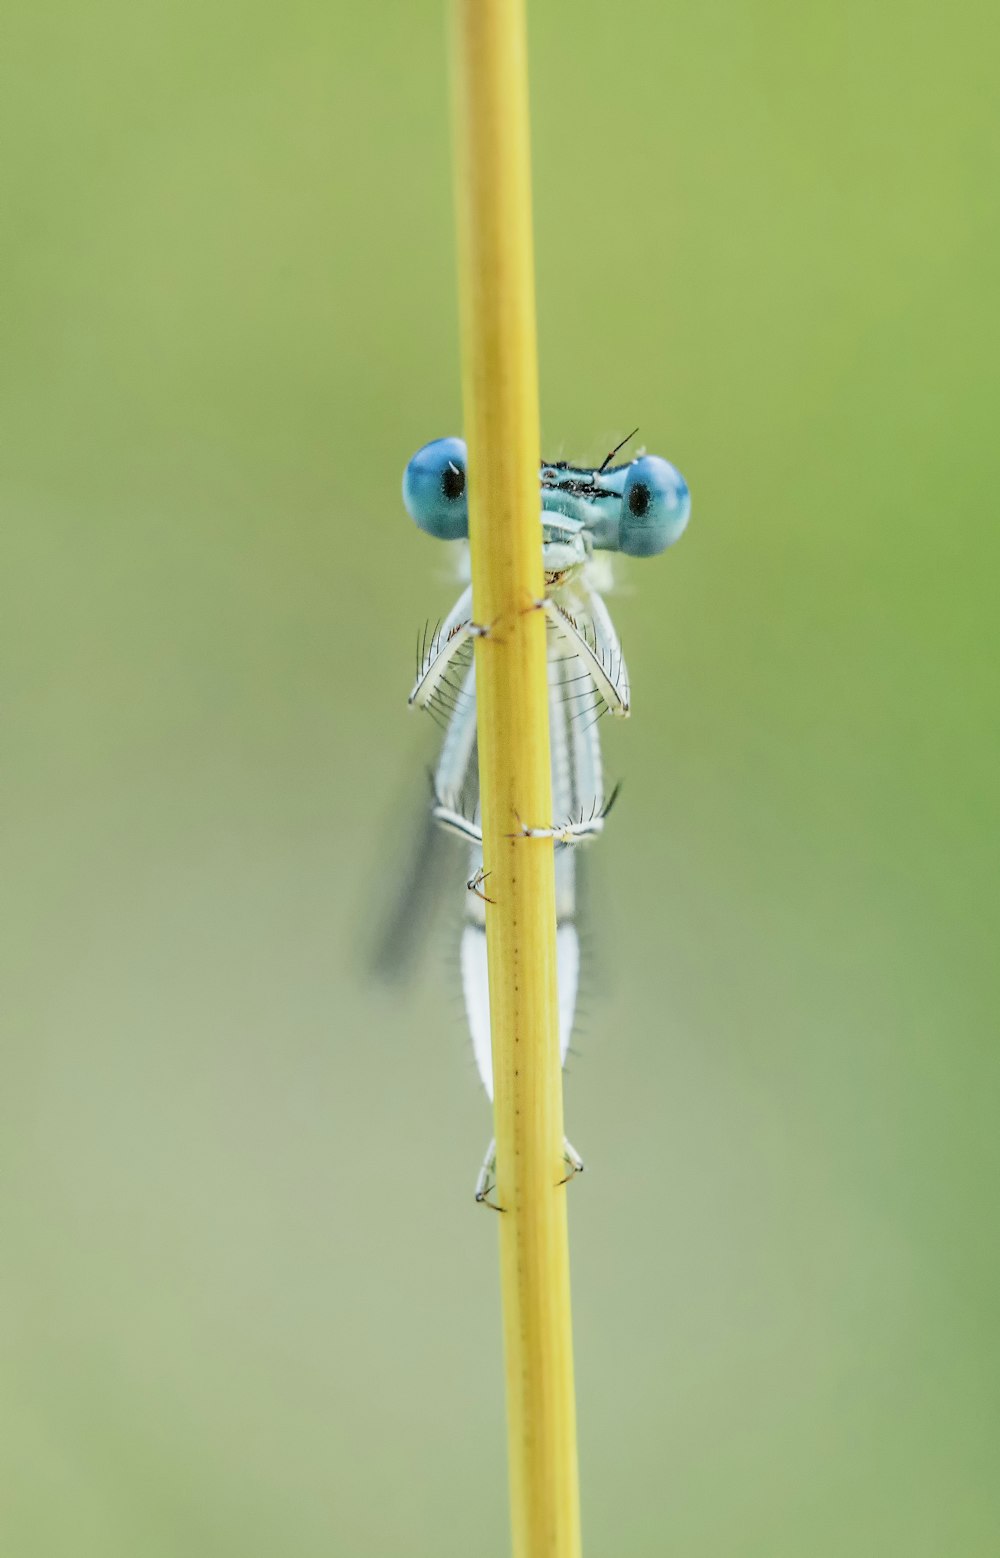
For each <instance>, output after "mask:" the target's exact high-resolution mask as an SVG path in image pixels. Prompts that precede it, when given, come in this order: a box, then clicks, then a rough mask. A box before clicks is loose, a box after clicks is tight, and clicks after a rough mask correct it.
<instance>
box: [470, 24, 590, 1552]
mask: <svg viewBox="0 0 1000 1558" xmlns="http://www.w3.org/2000/svg"><path fill="white" fill-rule="evenodd" d="M453 6H454V67H455V68H454V81H455V93H454V101H455V113H454V125H455V146H456V164H455V167H456V179H455V190H456V208H457V222H458V255H459V297H460V310H461V338H462V383H463V398H464V409H465V436H466V442H467V444H468V451H469V461H468V471H469V540H470V549H471V556H472V586H473V610H474V614H475V617H476V620H477V621H478V622H480V623H483V624H488V625H489V626H490V632H489V635H488V636H486V637H484V638H480V639H478V640H477V643H476V700H477V705H478V730H479V780H480V796H481V810H482V825H483V861H484V866H485V869H486V870H487V871H489V872H490V877H489V882H490V897H491V898H492V899H495V900H496V902H495V904H493V905H490V906H489V907H488V909H487V914H486V928H487V943H488V955H489V982H490V1020H491V1024H492V1035H493V1075H494V1081H495V1130H496V1138H497V1184H496V1192H495V1193H496V1196H497V1198H498V1201H499V1204H500V1205H501V1206H502V1207H503V1208H504V1209H505V1210H504V1213H503V1215H502V1216H501V1217H499V1218H498V1223H499V1230H500V1273H501V1292H502V1300H503V1319H504V1352H505V1365H506V1379H507V1423H508V1453H509V1469H510V1499H511V1527H512V1537H513V1552H514V1555H515V1558H542V1555H545V1558H579V1554H580V1515H579V1484H578V1473H577V1457H576V1412H575V1402H574V1389H573V1346H572V1327H571V1319H570V1287H569V1239H568V1232H567V1224H566V1189H565V1186H562V1187H560V1188H557V1182H558V1181H559V1180H560V1179H562V1177H563V1175H564V1173H565V1167H564V1164H563V1110H562V1073H561V1069H560V1062H559V1038H558V1006H557V989H556V946H555V889H554V878H553V855H552V849H553V846H552V842H551V840H548V839H544V840H543V839H525V838H512V837H511V835H512V834H513V833H515V832H516V830H517V829H518V827H519V825H520V821H521V820H523V821H525V822H528V823H532V824H548V823H550V822H551V821H552V820H553V819H552V818H551V816H550V812H551V808H552V787H551V775H550V768H549V728H548V689H547V674H546V646H545V638H546V634H545V618H544V616H543V614H542V613H541V612H540V611H537V610H532V609H531V607H532V604H533V602H535V601H538V600H540V599H541V597H542V594H543V591H544V578H543V573H542V549H541V530H540V524H539V513H540V500H539V491H538V466H539V433H538V372H537V348H536V341H535V295H534V257H533V249H532V233H531V169H530V155H529V139H528V85H527V44H526V26H525V14H524V5H523V0H453Z"/></svg>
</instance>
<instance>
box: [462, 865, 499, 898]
mask: <svg viewBox="0 0 1000 1558" xmlns="http://www.w3.org/2000/svg"><path fill="white" fill-rule="evenodd" d="M492 875H493V872H492V871H484V870H483V868H482V866H480V867H479V869H478V870H477V871H476V874H475V876H470V878H469V880H468V881H467V882H466V884H465V885H466V887H467V888H468V890H469V892H470V893H475V895H476V897H477V898H481V899H482V900H483V903H493V904H495V903H496V899H495V898H491V897H490V896H489V894H488V893H484V892H483V883H484V882H485V880H486V878H487V877H488V876H492Z"/></svg>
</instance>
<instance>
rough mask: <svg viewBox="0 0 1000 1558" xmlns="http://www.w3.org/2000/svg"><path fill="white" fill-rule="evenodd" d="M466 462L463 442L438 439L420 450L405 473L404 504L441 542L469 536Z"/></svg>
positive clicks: (412, 517) (417, 521)
mask: <svg viewBox="0 0 1000 1558" xmlns="http://www.w3.org/2000/svg"><path fill="white" fill-rule="evenodd" d="M465 458H466V451H465V443H464V441H463V440H462V439H461V438H435V440H434V442H433V443H432V444H425V445H424V447H423V448H422V449H418V450H417V452H416V454H415V455H414V456H413V459H412V460H411V461H410V463H409V465H408V466H407V467H406V470H405V471H404V472H403V502H404V503H405V504H406V508H407V512H408V513H409V515H410V518H411V519H413V520H415V521H416V523H417V524H418V525H419V526H420V529H421V530H426V532H427V534H428V535H429V536H436V537H437V539H438V540H439V541H459V540H461V539H462V537H463V536H467V535H468V534H469V502H468V496H467V494H466V490H465Z"/></svg>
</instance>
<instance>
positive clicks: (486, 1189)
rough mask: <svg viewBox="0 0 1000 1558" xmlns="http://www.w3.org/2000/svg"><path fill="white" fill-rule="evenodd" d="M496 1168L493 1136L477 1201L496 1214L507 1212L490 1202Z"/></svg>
mask: <svg viewBox="0 0 1000 1558" xmlns="http://www.w3.org/2000/svg"><path fill="white" fill-rule="evenodd" d="M581 1167H582V1165H581ZM496 1168H497V1143H496V1137H495V1136H491V1137H490V1144H489V1146H488V1147H487V1149H486V1156H485V1157H484V1158H483V1166H482V1168H481V1169H480V1170H479V1178H478V1179H477V1180H476V1200H477V1202H478V1203H479V1205H480V1206H488V1207H490V1208H491V1210H492V1211H494V1212H505V1211H506V1210H507V1208H506V1207H505V1206H498V1205H497V1203H496V1202H495V1201H491V1200H490V1196H491V1194H492V1192H493V1191H494V1190H495V1189H496V1185H495V1183H494V1181H493V1180H492V1179H491V1178H490V1176H491V1175H495V1174H496Z"/></svg>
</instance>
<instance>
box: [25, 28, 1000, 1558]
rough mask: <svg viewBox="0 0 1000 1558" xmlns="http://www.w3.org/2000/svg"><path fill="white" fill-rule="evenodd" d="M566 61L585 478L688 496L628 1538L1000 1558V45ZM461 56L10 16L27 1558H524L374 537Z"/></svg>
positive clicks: (797, 38) (629, 1077) (645, 628)
mask: <svg viewBox="0 0 1000 1558" xmlns="http://www.w3.org/2000/svg"><path fill="white" fill-rule="evenodd" d="M531 36H532V62H533V64H532V68H533V103H534V139H535V157H536V190H535V193H536V208H537V233H536V236H537V251H538V284H539V313H540V345H541V360H542V403H543V433H544V446H545V449H546V451H547V453H548V454H549V455H550V457H551V456H557V455H563V456H566V457H571V458H575V459H578V460H581V461H585V460H588V459H594V460H599V459H600V458H601V456H602V455H603V454H604V452H605V451H606V450H607V449H608V448H609V447H610V445H611V443H612V442H614V441H615V440H616V439H617V438H618V437H620V436H622V435H623V434H624V433H626V432H627V431H628V429H629V428H631V427H632V426H634V425H635V424H636V423H638V424H639V425H640V429H641V433H640V437H641V439H642V440H643V441H644V442H645V443H646V444H647V445H648V446H649V447H650V448H651V449H653V450H656V451H659V452H662V453H663V454H665V455H667V456H669V457H670V458H671V459H673V460H674V461H675V462H676V463H677V464H678V465H679V466H680V467H681V469H682V470H683V471H684V472H685V474H686V475H687V476H688V478H689V481H690V483H691V486H692V490H693V495H694V517H693V520H692V524H691V528H690V530H689V532H688V534H687V536H686V537H685V539H684V540H683V542H682V543H681V544H680V546H678V547H677V548H676V550H675V551H674V552H672V553H670V554H669V555H668V556H667V557H666V558H664V559H662V560H660V561H658V562H655V563H645V564H643V563H634V564H632V565H631V567H628V568H627V571H626V570H623V571H622V586H623V587H622V590H621V593H620V594H619V595H618V596H617V597H616V599H615V601H614V602H613V609H614V612H615V617H616V620H617V622H618V624H619V627H620V629H621V631H622V634H623V637H624V641H625V644H626V647H627V649H628V651H629V656H630V665H631V671H632V677H633V692H634V718H633V719H632V721H631V722H630V724H629V726H627V727H625V728H623V729H621V730H615V731H613V732H611V733H610V736H609V741H608V766H609V770H610V772H611V773H612V774H613V775H614V776H618V775H621V776H624V778H625V780H626V787H625V791H624V795H623V799H622V802H621V804H620V807H619V809H618V810H617V811H616V813H615V815H614V818H613V826H612V827H611V828H610V830H609V833H608V835H607V836H606V840H605V842H604V843H602V845H601V846H600V849H599V850H598V851H597V852H596V854H595V856H594V861H593V864H594V870H595V875H596V880H597V887H598V895H597V903H596V906H595V907H596V920H597V928H598V931H599V936H600V949H601V950H600V958H599V967H598V971H597V972H596V973H595V975H594V977H593V979H592V982H591V984H592V989H591V994H590V998H589V999H588V1001H587V1003H586V1004H587V1023H586V1031H585V1033H584V1035H583V1037H582V1038H581V1039H580V1041H579V1048H580V1051H581V1053H580V1055H579V1056H578V1057H577V1059H576V1060H575V1061H574V1063H573V1065H572V1068H571V1073H570V1076H569V1082H568V1092H567V1109H568V1118H569V1121H570V1128H571V1131H572V1135H573V1138H574V1140H575V1141H576V1142H577V1143H578V1144H579V1145H580V1147H581V1148H582V1149H583V1151H584V1152H585V1154H586V1157H587V1161H588V1168H589V1169H590V1171H591V1172H589V1173H588V1175H587V1177H586V1179H585V1180H584V1181H583V1182H582V1183H581V1184H580V1185H577V1186H574V1188H573V1191H572V1205H571V1224H572V1241H573V1267H574V1283H575V1287H574V1304H575V1330H576V1345H577V1358H578V1392H579V1405H580V1433H581V1456H582V1480H583V1505H584V1520H585V1531H586V1536H587V1551H588V1553H589V1554H591V1555H595V1558H596V1555H618V1554H628V1555H637V1558H645V1555H662V1554H678V1555H683V1558H718V1555H726V1558H729V1555H732V1558H779V1555H780V1558H784V1555H788V1558H828V1555H829V1558H834V1555H836V1558H868V1555H873V1558H875V1555H877V1558H885V1555H891V1558H897V1555H898V1558H924V1555H927V1558H930V1555H934V1558H938V1555H944V1554H948V1555H952V1554H960V1555H963V1558H971V1555H976V1558H978V1555H992V1554H996V1553H997V1552H1000V1491H998V1487H997V1471H996V1467H997V1450H998V1428H1000V1422H998V1419H1000V1356H998V1354H1000V1338H998V1328H997V1316H998V1305H1000V1281H998V1277H1000V1271H998V1264H1000V1263H998V1258H997V1248H996V1246H997V1230H996V1203H997V1170H998V1167H1000V1163H998V1159H1000V1151H998V1146H997V1129H996V1114H997V1107H998V1080H1000V1078H998V1069H1000V1068H998V1064H997V1047H996V1043H995V1032H996V1020H995V1016H994V1010H995V1008H994V1006H993V1000H994V995H995V988H994V987H995V973H994V964H995V960H996V929H997V925H996V918H997V917H996V913H995V908H996V904H995V883H996V877H997V851H996V830H995V821H996V819H995V813H994V808H993V799H994V793H995V789H996V783H997V777H998V767H1000V765H998V761H997V759H998V750H997V747H998V743H997V719H996V708H995V682H996V677H995V661H994V659H993V656H992V652H991V651H992V643H991V640H992V637H993V627H994V620H995V616H996V569H997V563H998V546H997V537H996V531H997V526H996V494H997V488H998V475H1000V472H998V469H997V467H998V463H1000V462H998V458H997V434H996V415H997V406H998V396H997V373H996V364H997V354H998V349H1000V332H998V329H997V324H998V309H997V305H996V285H997V274H998V268H997V266H998V261H997V246H996V237H997V233H996V223H995V216H994V206H995V201H996V191H997V178H998V171H1000V158H998V155H997V152H998V142H997V129H996V117H995V92H996V86H995V66H994V59H995V47H996V44H997V42H998V27H997V23H996V15H995V8H994V7H992V6H987V5H986V4H985V3H984V4H979V5H977V4H975V3H972V0H967V3H960V4H959V5H957V6H955V7H952V8H950V9H949V8H945V7H942V6H933V7H932V6H928V5H922V4H918V5H917V6H915V7H914V6H911V5H904V4H903V3H901V0H890V3H887V4H885V5H882V6H879V7H871V6H868V5H861V4H859V3H857V0H853V3H849V4H847V5H844V6H839V7H832V8H820V7H807V8H802V7H794V6H789V5H786V4H782V3H780V0H754V3H753V4H751V5H749V6H745V5H739V4H735V3H732V0H723V3H722V4H719V5H714V6H704V5H701V4H697V3H695V0H680V3H678V4H676V5H673V6H670V7H666V8H664V7H661V6H660V5H657V4H654V3H652V0H642V3H639V4H636V5H634V6H630V7H627V8H624V9H623V8H614V7H610V6H607V5H597V4H594V3H584V4H580V5H576V6H573V7H566V6H556V5H553V4H539V5H537V6H536V7H534V9H533V13H532V25H531ZM444 42H445V39H444V26H443V18H442V14H441V11H440V10H439V7H438V6H437V5H422V6H409V5H403V4H393V5H389V6H386V7H383V8H382V9H381V10H379V11H378V12H368V11H366V10H365V9H364V8H363V7H358V6H347V5H343V4H341V5H335V6H333V7H329V6H321V5H318V4H316V3H314V0H292V3H290V4H286V5H285V6H283V7H265V6H261V5H257V4H250V5H247V4H241V5H235V4H232V3H229V0H223V3H221V4H219V5H216V6H214V7H211V8H206V7H204V6H198V5H195V4H193V3H192V0H174V3H172V4H169V5H167V4H162V3H156V0H154V3H153V4H150V5H147V6H142V7H136V6H134V5H125V4H122V3H116V0H98V3H97V4H96V5H95V6H92V7H82V6H78V5H71V4H68V3H66V0H57V3H56V4H54V5H52V6H48V7H44V8H41V7H34V6H30V5H28V4H26V3H25V0H17V3H16V4H15V5H14V6H13V8H12V10H11V11H9V13H8V22H7V39H6V42H5V48H4V61H3V67H2V70H3V78H4V79H3V81H2V92H0V123H2V128H3V139H4V144H5V147H6V151H5V155H4V162H3V171H2V202H3V212H4V219H3V224H2V232H0V245H2V251H3V262H4V263H3V274H4V282H3V289H2V295H0V313H2V320H3V326H4V329H3V338H4V343H5V344H4V348H3V353H2V363H0V374H2V386H3V400H2V405H3V413H2V418H0V503H2V527H0V581H2V583H0V590H2V594H3V604H2V623H0V633H2V678H3V683H4V686H3V690H2V717H0V732H2V733H0V746H2V750H3V758H2V773H3V790H4V806H3V828H4V846H3V862H4V866H3V888H2V891H3V910H4V917H3V925H4V929H3V936H2V943H0V960H2V970H0V974H2V988H3V1006H4V1013H5V1015H4V1038H5V1044H4V1063H3V1087H2V1094H3V1098H2V1105H0V1109H2V1134H0V1158H2V1169H3V1171H2V1177H0V1212H2V1227H3V1234H2V1247H3V1271H4V1275H3V1282H2V1291H3V1310H4V1315H3V1323H2V1332H0V1358H2V1376H3V1379H2V1396H3V1401H4V1423H3V1461H4V1463H5V1464H4V1470H3V1474H2V1476H0V1487H2V1491H0V1510H2V1513H0V1545H2V1549H3V1551H4V1552H5V1553H9V1554H11V1555H14V1558H83V1555H91V1554H94V1555H100V1558H135V1555H138V1554H141V1555H142V1558H160V1555H170V1558H180V1555H183V1558H191V1555H203V1554H204V1555H212V1558H224V1555H230V1554H232V1555H234V1558H235V1555H240V1558H244V1555H246V1554H253V1555H261V1558H272V1555H274V1558H278V1555H281V1558H288V1555H296V1558H299V1555H301V1558H312V1555H321V1554H322V1555H328V1554H338V1555H340V1554H343V1555H345V1558H351V1555H355V1554H356V1555H362V1558H363V1555H367V1554H390V1553H392V1554H395V1553H401V1554H402V1553H405V1554H407V1555H413V1558H465V1555H468V1554H472V1553H475V1554H477V1555H483V1558H489V1555H502V1554H504V1552H505V1551H506V1540H507V1538H506V1481H505V1461H504V1437H503V1423H502V1389H501V1385H502V1379H501V1365H500V1355H499V1318H498V1300H497V1274H496V1243H495V1241H496V1229H495V1227H494V1225H493V1221H492V1219H491V1218H490V1217H489V1216H487V1215H484V1214H482V1213H480V1212H477V1211H476V1209H475V1208H474V1206H473V1204H472V1200H471V1194H470V1191H471V1185H472V1181H473V1178H474V1175H475V1170H476V1166H477V1164H478V1161H479V1156H480V1153H481V1151H482V1147H483V1143H484V1139H485V1136H486V1135H487V1133H488V1115H487V1109H486V1105H485V1102H484V1100H483V1098H482V1096H481V1094H480V1092H479V1090H478V1086H477V1083H476V1080H475V1075H474V1071H473V1069H472V1065H471V1060H470V1058H469V1050H468V1047H467V1043H466V1039H465V1034H464V1028H463V1022H462V1016H461V1010H460V1002H459V999H458V995H457V987H456V970H455V960H454V952H453V948H452V946H451V944H450V936H449V934H447V933H446V934H443V935H442V936H441V937H440V938H439V940H438V941H437V942H436V943H435V944H434V946H433V947H432V949H431V950H430V951H429V953H428V957H427V961H426V965H425V968H424V971H423V973H422V974H421V976H420V978H419V980H418V983H417V985H416V987H415V989H414V990H413V991H411V992H408V993H405V994H403V995H402V996H398V995H393V994H392V993H389V992H386V991H384V990H379V989H377V988H373V987H372V985H371V984H370V982H369V981H368V980H367V979H366V977H365V972H364V959H365V956H366V950H367V946H368V943H369V939H370V934H371V927H372V923H373V921H374V919H376V918H377V913H378V905H379V903H380V901H381V900H383V899H384V897H385V895H386V894H391V892H392V887H393V877H394V870H395V867H394V862H396V861H401V860H403V859H404V858H405V840H406V837H407V830H408V828H409V826H410V824H411V820H412V816H413V814H414V811H415V809H416V808H418V807H419V805H420V803H421V800H422V798H423V796H424V794H425V789H424V786H425V780H424V777H423V768H424V765H425V764H426V763H427V761H428V759H429V757H430V754H431V752H432V750H433V739H432V738H433V735H434V732H433V729H432V727H431V726H430V725H429V722H426V721H425V722H421V721H420V720H418V719H415V718H410V717H408V713H407V709H406V706H405V696H406V692H407V690H408V687H409V683H410V679H411V673H412V653H413V650H412V645H413V640H414V635H415V631H416V629H417V627H418V625H419V624H420V623H421V622H422V621H423V619H424V618H425V617H427V616H437V615H438V614H439V613H440V612H441V611H442V610H443V609H446V608H447V606H448V605H449V604H450V600H451V597H452V593H453V590H454V586H453V584H452V582H451V580H450V578H449V576H448V571H447V564H446V560H445V559H444V558H443V556H442V554H441V552H440V551H439V550H437V549H436V548H435V546H434V544H433V543H431V542H430V541H429V540H428V539H427V538H426V537H424V536H422V535H420V534H419V533H418V532H417V531H416V529H415V528H414V527H413V526H412V525H411V524H410V522H409V521H408V520H407V518H406V517H405V515H404V513H403V511H402V508H401V504H400V499H399V479H400V474H401V470H402V467H403V465H404V463H405V461H406V459H407V457H408V456H409V454H410V452H411V451H412V450H413V449H414V448H415V447H416V446H417V445H419V444H421V443H423V442H424V441H425V440H427V439H429V438H431V437H435V436H438V435H441V434H444V433H448V432H455V431H459V430H460V426H461V417H460V397H459V384H458V372H457V340H456V321H455V300H454V284H455V276H454V263H453V244H452V214H451V205H450V198H451V197H450V188H449V147H448V120H447V88H446V74H445V58H444ZM424 725H426V727H427V728H426V729H425V728H424ZM456 890H458V889H456Z"/></svg>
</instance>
